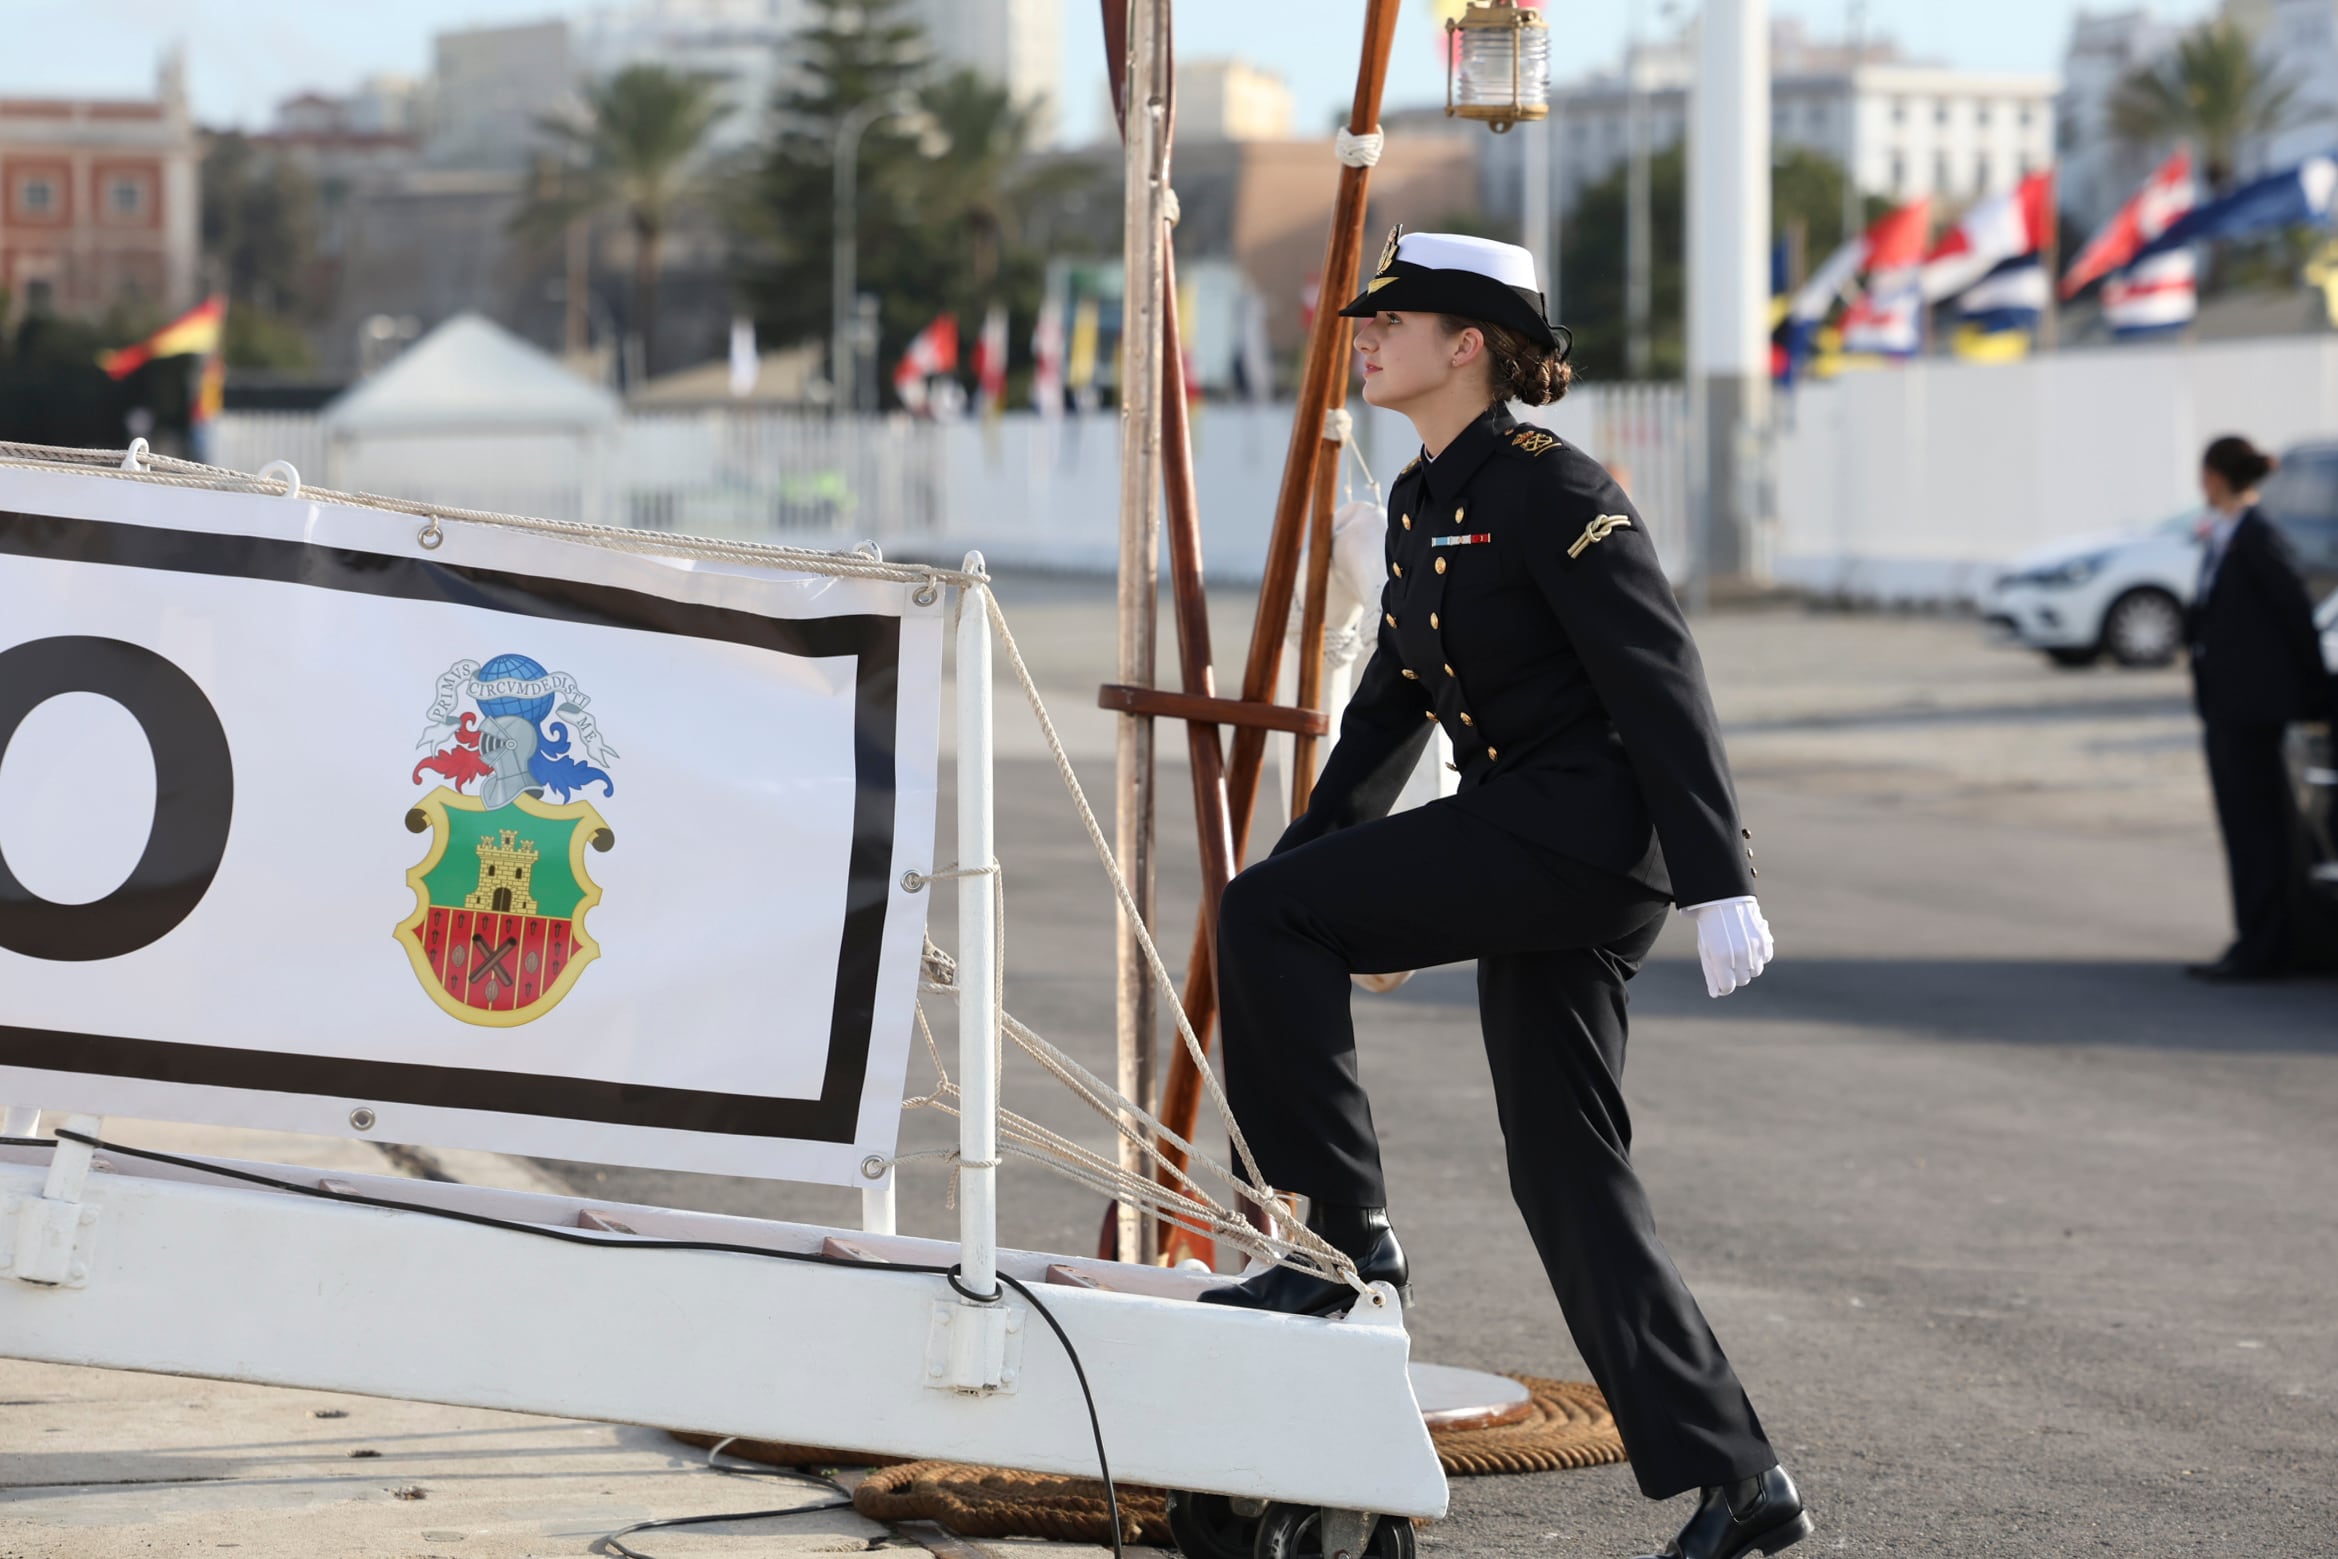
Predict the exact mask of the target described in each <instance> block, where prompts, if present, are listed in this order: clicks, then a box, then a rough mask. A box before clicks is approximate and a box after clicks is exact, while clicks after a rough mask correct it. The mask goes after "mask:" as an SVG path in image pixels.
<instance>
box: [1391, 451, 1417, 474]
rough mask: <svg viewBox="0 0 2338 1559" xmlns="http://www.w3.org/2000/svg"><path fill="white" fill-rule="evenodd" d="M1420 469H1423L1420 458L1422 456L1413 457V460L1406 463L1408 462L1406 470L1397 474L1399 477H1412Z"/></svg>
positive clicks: (1405, 465) (1405, 466)
mask: <svg viewBox="0 0 2338 1559" xmlns="http://www.w3.org/2000/svg"><path fill="white" fill-rule="evenodd" d="M1420 468H1421V457H1420V456H1418V455H1415V456H1413V457H1412V459H1410V460H1408V461H1406V462H1405V463H1404V469H1403V470H1402V471H1399V472H1397V473H1396V474H1397V475H1398V476H1410V475H1412V474H1413V473H1414V472H1415V471H1418V470H1419V469H1420Z"/></svg>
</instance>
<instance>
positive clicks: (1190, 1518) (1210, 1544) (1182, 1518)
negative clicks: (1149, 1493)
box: [1169, 1489, 1267, 1559]
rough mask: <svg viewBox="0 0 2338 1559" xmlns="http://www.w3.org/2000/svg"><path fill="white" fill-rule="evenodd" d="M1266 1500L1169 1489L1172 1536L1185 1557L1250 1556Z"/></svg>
mask: <svg viewBox="0 0 2338 1559" xmlns="http://www.w3.org/2000/svg"><path fill="white" fill-rule="evenodd" d="M1266 1508H1267V1505H1266V1502H1265V1501H1264V1500H1256V1499H1244V1500H1237V1499H1234V1498H1231V1497H1230V1496H1228V1495H1224V1494H1188V1493H1186V1492H1185V1491H1184V1490H1183V1489H1171V1490H1170V1491H1169V1537H1170V1540H1171V1541H1172V1542H1174V1543H1176V1545H1177V1551H1178V1552H1179V1553H1181V1554H1183V1555H1184V1556H1185V1559H1250V1556H1251V1555H1252V1554H1254V1553H1256V1552H1257V1551H1258V1518H1259V1517H1260V1516H1261V1515H1262V1514H1264V1513H1265V1511H1266Z"/></svg>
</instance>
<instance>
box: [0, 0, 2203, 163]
mask: <svg viewBox="0 0 2338 1559" xmlns="http://www.w3.org/2000/svg"><path fill="white" fill-rule="evenodd" d="M1063 6H1064V63H1065V76H1066V89H1065V93H1064V98H1065V103H1064V108H1065V117H1066V120H1067V127H1068V128H1069V129H1070V130H1072V131H1073V132H1075V133H1078V132H1085V131H1088V130H1091V129H1093V127H1094V123H1095V119H1096V114H1097V102H1098V84H1099V83H1100V81H1101V78H1102V74H1103V67H1102V62H1101V55H1102V45H1101V43H1100V42H1099V39H1100V36H1101V35H1100V32H1099V26H1098V22H1097V14H1098V8H1097V4H1096V0H1063ZM578 9H580V7H578V6H575V5H563V4H560V3H558V0H6V5H5V11H6V17H5V20H4V21H0V35H4V52H0V92H8V93H57V94H71V93H126V92H139V91H144V90H147V89H149V88H150V87H151V85H152V82H153V79H154V66H155V61H156V60H157V58H158V57H159V56H160V54H161V51H162V50H163V49H164V48H165V47H166V46H167V45H169V44H170V43H172V42H174V41H177V42H182V43H184V44H185V45H186V48H187V51H188V69H189V72H190V75H191V77H192V80H193V85H194V93H195V106H196V110H197V112H198V113H199V114H200V115H201V116H202V117H203V119H204V120H205V122H206V123H210V124H238V123H240V124H245V125H254V126H256V125H258V124H260V123H262V122H264V121H265V119H266V118H267V116H268V111H269V108H270V106H271V105H272V104H273V103H274V102H275V101H276V100H277V99H279V98H282V97H286V96H289V95H290V94H291V93H293V92H296V91H298V90H300V89H302V88H304V87H320V88H324V89H326V90H331V89H334V88H337V87H341V86H344V85H346V84H348V83H350V82H353V81H355V80H356V79H357V78H358V77H360V76H363V75H365V74H367V73H369V72H373V71H385V70H386V71H400V72H405V73H409V74H420V73H421V72H422V70H423V68H424V66H425V65H426V63H427V60H428V55H429V45H430V35H431V34H432V33H433V32H436V31H439V30H441V29H444V28H449V27H461V26H468V25H476V24H481V23H493V22H513V21H530V20H536V19H540V18H543V17H546V16H554V15H560V14H563V13H567V12H573V11H576V10H578ZM1635 9H1637V10H1638V11H1639V14H1640V15H1641V16H1642V18H1643V19H1644V25H1646V26H1647V27H1648V28H1649V29H1650V30H1651V31H1654V30H1656V29H1657V27H1658V25H1659V21H1660V18H1662V17H1663V16H1664V15H1666V14H1668V13H1674V14H1682V15H1685V14H1689V13H1690V12H1693V10H1694V5H1693V4H1692V3H1689V0H1676V3H1675V4H1674V5H1671V6H1666V5H1662V4H1660V3H1659V0H1550V7H1549V15H1550V17H1551V20H1552V25H1553V28H1554V30H1555V34H1556V38H1555V41H1556V43H1557V47H1558V57H1559V61H1560V66H1559V69H1560V74H1561V75H1562V76H1564V75H1570V74H1575V73H1578V72H1580V71H1581V70H1583V69H1587V68H1590V67H1592V66H1596V65H1600V64H1604V63H1607V62H1608V61H1611V60H1613V59H1614V58H1615V57H1616V55H1617V53H1618V52H1619V51H1620V49H1621V48H1622V45H1623V40H1624V37H1625V35H1626V31H1627V29H1628V27H1629V26H1630V18H1631V15H1632V13H1633V11H1634V10H1635ZM1773 9H1774V10H1775V11H1776V13H1777V14H1779V15H1782V16H1795V17H1799V18H1801V19H1802V20H1803V21H1804V22H1805V23H1806V24H1807V25H1808V26H1809V27H1810V28H1811V29H1812V30H1813V31H1814V32H1816V33H1819V34H1822V35H1827V36H1833V35H1836V34H1839V33H1840V32H1841V31H1842V28H1843V24H1844V17H1845V12H1846V6H1845V4H1844V0H1816V3H1811V4H1797V3H1792V0H1776V3H1775V4H1774V6H1773ZM2078 9H2079V6H2078V4H2077V3H2076V0H1958V3H1956V4H1954V5H1945V4H1942V3H1940V0H1868V4H1867V6H1866V12H1867V17H1868V23H1867V25H1868V28H1869V31H1870V32H1871V33H1874V32H1883V33H1889V34H1891V35H1892V36H1894V37H1896V38H1898V39H1899V41H1900V43H1901V45H1902V46H1903V47H1904V48H1906V49H1907V50H1908V51H1910V52H1911V53H1914V54H1917V55H1921V56H1926V57H1931V58H1938V59H1941V60H1944V61H1946V62H1947V63H1949V64H1952V65H1960V66H1964V67H1967V68H1971V69H1979V70H2025V71H2051V70H2054V69H2055V68H2056V66H2057V62H2058V61H2059V60H2060V58H2061V53H2062V44H2063V40H2064V38H2065V36H2066V35H2067V34H2068V31H2069V27H2070V19H2071V17H2072V15H2073V14H2074V13H2075V12H2076V11H2077V10H2078ZM2153 9H2155V10H2156V11H2157V12H2158V13H2159V14H2160V15H2163V16H2168V17H2173V18H2178V19H2184V18H2190V17H2194V16H2199V15H2203V14H2206V13H2207V12H2209V11H2211V10H2213V9H2214V6H2213V4H2211V3H2208V0H2160V3H2158V4H2156V5H2155V6H2153ZM1176 14H1177V31H1178V48H1179V50H1180V52H1182V53H1185V54H1189V55H1195V56H1200V55H1225V54H1235V55H1241V56H1244V57H1246V58H1249V59H1252V60H1255V61H1257V62H1259V63H1261V64H1264V65H1267V66H1269V67H1270V68H1273V69H1275V70H1278V71H1280V72H1282V74H1283V75H1284V76H1285V77H1287V78H1288V79H1289V80H1290V82H1291V85H1292V89H1293V91H1294V93H1295V94H1296V96H1297V99H1298V105H1299V120H1300V124H1301V127H1302V128H1303V129H1306V130H1314V129H1317V128H1319V127H1321V126H1323V125H1326V124H1328V123H1329V122H1330V119H1331V115H1332V114H1333V112H1334V111H1335V109H1336V108H1337V107H1338V106H1339V105H1341V104H1343V103H1344V102H1345V101H1346V99H1347V97H1348V95H1349V93H1350V92H1351V91H1352V90H1353V85H1354V72H1355V56H1356V46H1357V43H1358V41H1359V39H1360V37H1361V34H1362V14H1363V7H1362V5H1361V4H1360V3H1359V0H1178V4H1177V13H1176ZM1439 72H1440V66H1439V63H1438V57H1437V53H1436V33H1435V23H1434V20H1433V17H1432V8H1431V5H1430V3H1429V0H1408V3H1407V4H1406V5H1405V7H1404V11H1403V15H1402V19H1401V21H1400V22H1399V24H1398V36H1397V46H1396V56H1395V59H1394V61H1393V63H1392V67H1391V70H1390V77H1389V89H1388V103H1389V105H1390V106H1392V107H1395V106H1402V105H1406V104H1413V103H1426V102H1433V101H1437V100H1438V99H1439V98H1440V97H1441V96H1442V92H1443V85H1442V77H1441V75H1440V73H1439Z"/></svg>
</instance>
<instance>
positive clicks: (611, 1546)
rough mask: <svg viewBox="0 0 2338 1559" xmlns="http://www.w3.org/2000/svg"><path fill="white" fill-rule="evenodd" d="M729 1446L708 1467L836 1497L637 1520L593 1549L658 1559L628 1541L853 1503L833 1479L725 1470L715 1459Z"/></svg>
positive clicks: (710, 1455)
mask: <svg viewBox="0 0 2338 1559" xmlns="http://www.w3.org/2000/svg"><path fill="white" fill-rule="evenodd" d="M728 1444H730V1441H728V1440H725V1441H723V1442H721V1444H718V1445H717V1446H716V1447H715V1448H714V1449H713V1450H711V1451H709V1452H707V1453H706V1465H707V1466H708V1468H710V1469H711V1470H713V1471H715V1472H719V1473H721V1474H722V1475H723V1476H724V1477H726V1478H766V1477H768V1478H777V1479H779V1480H781V1481H783V1482H790V1483H808V1484H810V1485H812V1486H813V1487H814V1488H820V1489H826V1490H827V1491H828V1492H829V1493H831V1494H833V1495H835V1496H836V1498H834V1499H831V1500H827V1501H824V1502H822V1503H821V1504H817V1505H794V1506H790V1507H789V1508H787V1509H785V1510H732V1511H721V1512H717V1513H716V1514H713V1515H707V1516H664V1517H661V1518H659V1519H657V1520H655V1521H636V1522H635V1523H633V1525H631V1526H629V1527H619V1528H618V1529H617V1530H616V1531H614V1532H611V1533H609V1534H608V1535H607V1536H605V1537H603V1538H601V1539H599V1540H598V1541H596V1542H595V1543H594V1544H593V1547H594V1548H595V1549H596V1550H598V1551H600V1552H604V1553H609V1554H614V1555H616V1559H656V1556H655V1555H653V1554H645V1553H643V1552H642V1551H641V1550H640V1549H638V1548H630V1547H628V1546H626V1543H625V1539H626V1538H629V1537H631V1536H632V1535H633V1534H634V1533H636V1532H654V1531H658V1530H661V1529H663V1528H667V1527H696V1526H713V1525H716V1524H718V1523H721V1522H725V1521H768V1520H771V1519H772V1518H774V1517H777V1516H802V1515H809V1514H811V1513H812V1512H814V1511H819V1510H843V1509H845V1508H847V1507H849V1506H850V1505H851V1504H852V1496H851V1495H850V1494H847V1493H846V1492H845V1491H844V1485H843V1484H841V1483H838V1482H837V1481H836V1480H835V1479H834V1478H823V1477H821V1476H820V1475H819V1474H818V1473H811V1472H798V1471H796V1470H795V1469H793V1468H785V1467H724V1466H720V1465H717V1463H716V1462H715V1457H717V1456H718V1455H720V1454H721V1453H722V1448H723V1446H725V1445H728Z"/></svg>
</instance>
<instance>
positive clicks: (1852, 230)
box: [1841, 0, 1867, 243]
mask: <svg viewBox="0 0 2338 1559" xmlns="http://www.w3.org/2000/svg"><path fill="white" fill-rule="evenodd" d="M1866 18H1867V7H1866V6H1865V5H1864V4H1863V3H1862V0H1851V10H1850V16H1849V18H1848V20H1847V21H1846V22H1845V24H1844V27H1843V53H1844V56H1845V58H1844V64H1843V236H1842V239H1841V242H1843V243H1849V242H1850V241H1851V240H1852V239H1854V238H1856V237H1858V236H1859V234H1860V233H1861V232H1863V231H1865V229H1866V227H1867V224H1866V222H1864V221H1863V220H1861V219H1862V218H1863V217H1864V216H1865V215H1866V206H1865V203H1864V202H1863V201H1862V200H1861V199H1860V198H1859V61H1860V56H1861V54H1862V53H1863V52H1864V50H1865V45H1864V44H1863V43H1862V42H1861V41H1860V34H1861V33H1863V32H1864V31H1865V30H1866V28H1865V23H1866Z"/></svg>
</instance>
